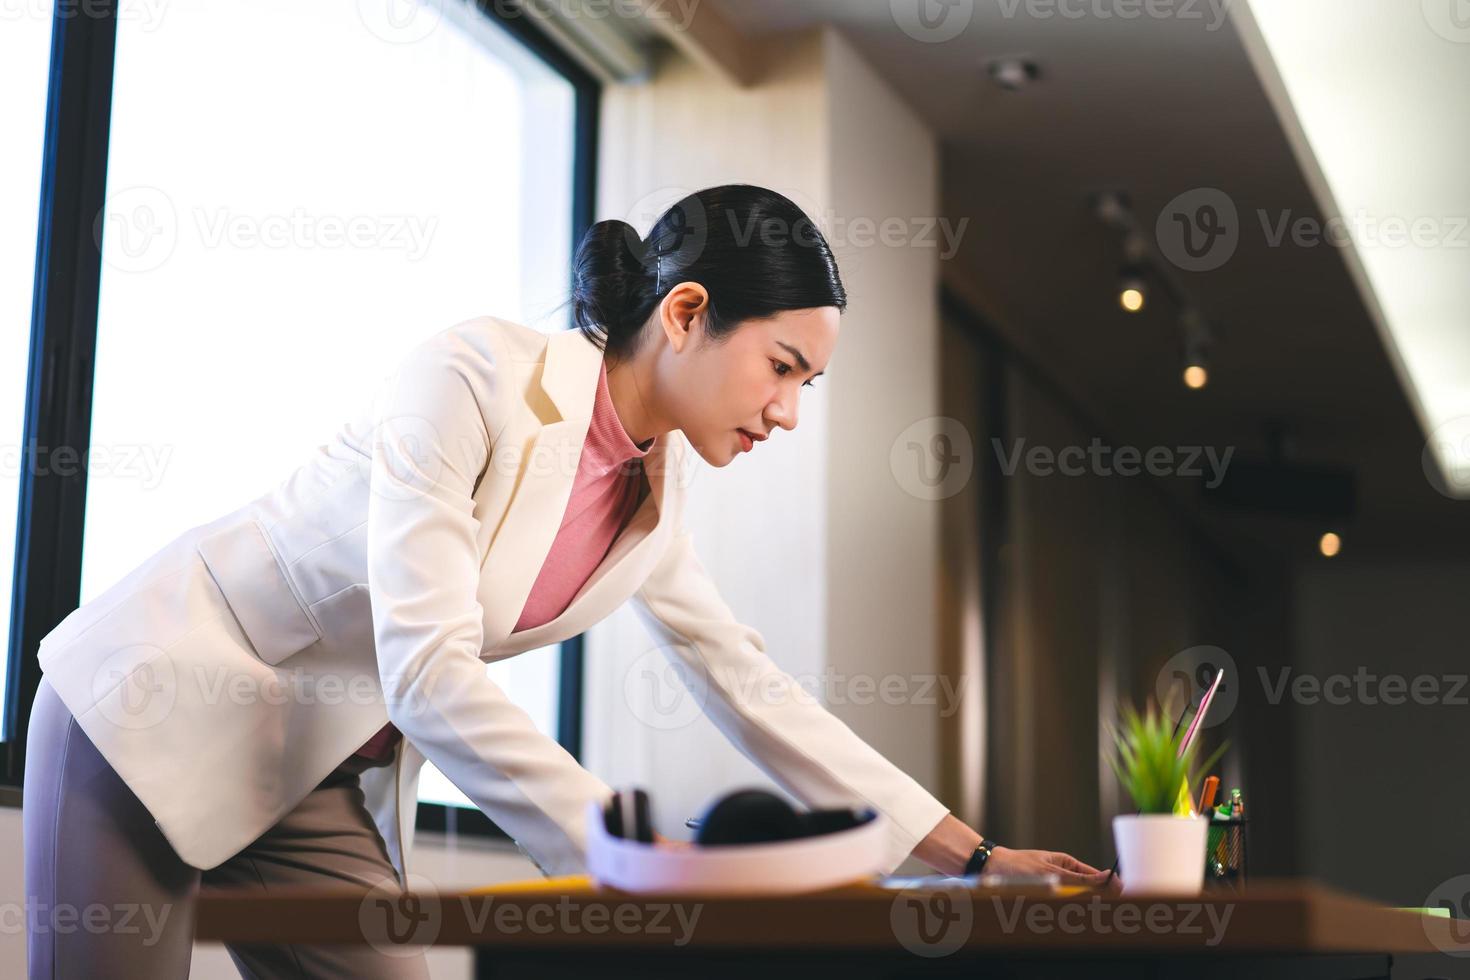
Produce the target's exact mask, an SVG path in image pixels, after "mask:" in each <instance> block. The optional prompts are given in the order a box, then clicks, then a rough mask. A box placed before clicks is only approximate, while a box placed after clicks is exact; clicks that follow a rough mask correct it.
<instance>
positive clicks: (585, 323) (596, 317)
mask: <svg viewBox="0 0 1470 980" xmlns="http://www.w3.org/2000/svg"><path fill="white" fill-rule="evenodd" d="M654 275H655V270H654V269H653V268H652V266H651V264H650V259H649V248H648V244H647V243H646V242H645V241H644V240H643V239H642V238H641V237H640V236H639V234H638V231H637V229H635V228H634V227H633V226H632V225H630V224H628V223H627V222H626V221H621V220H619V219H616V218H615V219H612V220H609V221H599V222H598V223H597V224H595V225H593V226H592V227H591V228H590V229H588V231H587V234H586V236H584V237H583V239H582V244H581V245H580V247H578V249H577V257H576V261H575V263H574V266H573V286H572V316H573V318H574V319H575V321H576V323H577V324H578V325H579V326H581V327H583V328H584V329H591V330H600V331H604V332H606V333H607V334H610V335H618V334H620V333H622V332H623V328H625V327H628V326H633V325H631V324H628V323H625V322H624V319H625V318H626V317H627V315H628V313H629V312H630V311H631V310H633V309H635V308H636V307H638V306H639V305H640V304H639V303H638V302H637V300H638V298H639V293H640V292H645V291H646V292H647V293H649V294H651V293H652V292H653V291H654V285H655V283H654Z"/></svg>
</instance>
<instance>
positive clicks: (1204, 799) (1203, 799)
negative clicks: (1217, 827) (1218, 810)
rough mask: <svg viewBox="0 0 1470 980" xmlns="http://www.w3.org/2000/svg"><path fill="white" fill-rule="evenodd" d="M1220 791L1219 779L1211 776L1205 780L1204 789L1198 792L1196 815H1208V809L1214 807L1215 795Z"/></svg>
mask: <svg viewBox="0 0 1470 980" xmlns="http://www.w3.org/2000/svg"><path fill="white" fill-rule="evenodd" d="M1219 789H1220V777H1219V776H1211V777H1210V778H1209V779H1206V780H1205V788H1204V789H1203V790H1201V791H1200V795H1199V808H1198V810H1197V812H1198V813H1201V814H1205V815H1208V814H1209V812H1210V807H1212V806H1214V805H1215V793H1216V792H1217V791H1218V790H1219Z"/></svg>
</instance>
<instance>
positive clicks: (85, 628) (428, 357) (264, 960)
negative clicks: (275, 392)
mask: <svg viewBox="0 0 1470 980" xmlns="http://www.w3.org/2000/svg"><path fill="white" fill-rule="evenodd" d="M752 228H754V229H761V230H762V233H760V234H755V235H749V234H748V230H749V229H752ZM772 229H774V230H776V231H777V232H779V233H778V234H769V233H767V232H769V231H770V230H772ZM572 305H573V312H574V316H575V320H576V322H577V324H578V327H579V329H577V330H572V331H566V332H562V333H558V334H555V335H552V336H550V337H547V336H546V335H544V334H542V333H539V332H537V331H535V330H531V329H528V328H526V327H522V326H518V325H516V324H513V323H508V322H506V321H502V320H497V319H494V318H490V317H482V318H478V319H474V320H469V321H466V322H464V323H461V324H457V325H455V326H453V327H451V328H449V329H447V330H445V331H443V332H441V333H440V334H438V335H437V336H435V337H433V338H431V339H430V340H429V341H427V342H425V343H424V344H422V345H420V346H419V347H417V348H416V349H415V350H413V351H412V352H411V353H410V354H409V355H408V357H407V358H405V359H404V361H403V362H402V363H401V365H400V366H399V368H398V370H397V371H396V372H395V373H394V375H393V376H392V377H391V378H389V379H388V381H387V383H386V384H385V385H384V386H383V387H382V389H381V390H380V391H379V393H378V396H377V398H376V399H375V401H374V403H373V405H372V406H371V407H370V410H369V411H368V412H367V413H365V414H364V415H363V416H361V417H360V418H359V419H358V420H357V421H355V422H353V423H349V424H348V425H346V426H345V427H344V428H343V429H342V431H340V432H339V433H338V434H337V436H336V437H335V438H334V439H333V441H332V442H331V443H329V444H327V445H324V446H321V447H319V449H318V451H317V454H316V455H315V457H314V458H313V459H311V460H310V461H309V462H308V463H306V464H305V465H304V466H302V467H301V468H300V469H298V470H297V471H296V472H295V473H293V474H292V475H291V476H290V477H289V478H287V479H286V480H285V481H284V482H283V483H281V484H280V485H279V486H278V487H276V488H275V489H274V490H272V491H271V492H269V493H267V494H265V495H263V496H262V497H260V498H258V499H256V500H253V501H251V502H249V503H248V504H246V505H244V506H243V507H240V508H239V509H237V510H235V511H234V512H232V513H230V514H227V515H225V516H224V517H221V518H219V519H218V520H215V521H213V522H211V523H209V524H206V525H203V526H200V527H196V528H192V529H190V530H189V531H187V532H185V533H184V534H183V535H181V536H180V537H179V538H177V539H176V540H174V541H173V542H171V543H170V544H168V545H167V546H166V547H164V548H163V549H162V550H160V551H159V552H158V553H156V554H154V555H153V556H151V557H150V558H149V559H148V560H146V561H145V562H144V563H143V564H142V565H141V566H139V567H138V568H137V569H136V570H134V571H133V572H132V573H130V574H129V575H128V576H127V577H126V578H124V579H123V580H122V581H121V582H119V583H117V584H116V585H114V586H113V587H112V588H110V589H109V590H107V591H106V592H104V593H103V594H102V595H100V596H98V597H96V598H95V599H93V600H91V601H90V602H88V603H87V604H86V605H84V606H83V607H82V608H80V609H78V610H76V611H75V612H73V613H72V614H71V615H70V616H68V617H67V618H66V619H65V620H64V621H63V622H62V623H61V624H60V625H59V626H57V628H56V629H55V630H53V631H52V632H51V633H50V634H49V635H48V636H47V637H46V638H45V640H43V641H42V644H41V651H40V662H41V666H42V669H43V670H44V673H45V678H44V680H43V682H42V685H41V688H40V691H39V693H38V695H37V700H36V704H35V708H34V711H33V715H32V718H31V725H30V735H29V737H30V742H29V757H28V759H27V764H26V773H25V801H26V805H25V814H24V819H25V839H26V879H27V881H26V885H27V894H28V895H30V896H33V900H34V901H35V902H36V903H37V904H38V907H39V906H45V907H47V908H54V907H56V906H58V904H69V905H74V906H77V907H82V906H86V905H89V904H92V903H104V904H108V905H112V904H115V903H118V902H127V903H140V904H141V905H142V907H143V908H144V909H145V910H146V909H149V908H152V909H153V910H154V911H155V913H156V914H155V915H154V916H153V917H152V920H151V921H154V922H157V923H158V925H157V928H156V936H154V937H153V938H152V941H151V942H147V943H145V942H143V941H142V939H143V938H147V937H139V936H138V935H136V934H131V933H129V934H124V933H122V932H121V931H102V932H100V933H92V932H83V931H72V932H69V933H66V934H58V932H57V931H56V930H54V929H51V928H47V927H46V924H45V923H44V922H43V923H41V924H39V925H36V926H35V927H34V928H33V929H32V932H31V935H30V953H31V968H32V975H33V976H51V975H53V973H54V974H55V975H59V976H73V975H77V976H80V975H91V974H92V973H94V972H97V971H99V970H101V971H103V972H105V973H106V974H107V975H109V976H119V975H131V973H136V974H137V975H138V976H148V977H169V976H184V975H185V974H186V973H187V968H188V962H189V953H190V940H191V936H190V933H191V931H192V930H191V925H192V903H191V898H192V896H193V894H194V893H195V891H196V890H197V888H198V887H199V885H200V884H201V882H202V883H204V884H208V885H216V884H232V885H239V886H249V887H255V888H267V889H268V888H272V887H276V886H279V885H284V884H305V883H313V882H315V883H325V882H333V881H337V882H341V881H349V882H354V883H358V884H361V885H364V886H366V887H372V886H376V885H378V884H379V883H381V882H383V881H384V880H390V881H393V880H396V881H400V882H401V881H403V880H406V874H407V871H406V860H407V856H408V847H407V845H408V843H409V838H410V834H409V830H410V829H411V828H412V827H413V810H414V805H415V801H416V798H417V791H416V781H417V775H418V771H419V767H420V765H421V764H422V762H423V761H424V758H425V757H427V758H428V759H429V760H431V761H432V762H433V763H434V764H435V765H436V766H438V768H439V769H440V770H441V771H442V772H443V773H444V774H445V775H446V776H447V777H448V778H449V779H450V780H451V781H452V782H453V783H454V784H455V785H456V786H458V787H459V788H460V789H461V790H462V791H463V792H464V793H465V794H466V795H467V796H468V797H469V798H470V800H472V801H473V802H474V803H475V804H476V806H478V807H479V808H480V809H482V810H483V811H484V812H486V813H487V814H488V815H489V816H490V817H492V818H493V819H494V820H495V822H496V823H497V824H498V825H499V826H501V827H502V828H504V829H505V831H506V832H507V833H508V834H510V835H511V836H512V837H513V838H514V839H515V840H516V841H517V843H518V844H519V846H520V847H521V848H522V849H523V850H524V851H525V852H526V853H527V854H528V855H529V856H530V857H531V858H532V859H533V860H535V861H536V863H537V864H538V866H539V867H541V868H542V870H543V871H544V872H547V873H552V874H565V873H574V872H578V871H582V870H585V863H584V861H585V848H586V828H585V826H584V820H585V811H586V805H587V802H588V801H589V800H602V799H605V798H606V797H607V796H608V795H610V794H611V788H610V787H608V786H607V785H606V784H604V783H603V782H602V781H601V780H600V779H598V778H597V777H596V776H594V775H592V774H591V773H589V772H587V771H586V770H584V769H583V768H582V767H581V766H579V765H578V764H577V762H576V760H574V759H573V758H572V757H571V756H570V755H569V754H568V753H567V752H565V751H564V750H563V749H562V748H561V747H560V746H559V745H558V744H557V743H556V742H555V741H554V740H552V739H550V738H548V737H546V736H544V735H542V734H541V733H539V732H538V731H537V729H536V728H535V727H534V725H533V724H532V722H531V720H530V718H529V717H528V716H527V715H526V714H525V712H523V711H522V710H521V709H520V708H518V707H517V706H516V705H515V704H514V703H513V702H512V701H511V700H509V699H508V698H507V697H506V695H505V693H504V692H503V691H502V690H501V689H500V688H499V687H497V686H496V685H495V684H494V683H493V682H492V681H491V680H490V679H489V678H488V677H487V676H486V673H485V669H484V665H485V662H487V661H490V660H495V659H500V658H503V657H507V656H513V655H515V654H518V653H522V652H524V651H526V650H529V649H533V648H537V647H541V646H545V645H547V644H550V643H555V642H557V641H560V640H564V639H567V638H569V637H571V636H574V635H576V634H578V633H581V632H582V631H584V630H586V629H587V628H588V627H590V626H591V625H592V624H593V623H595V622H596V621H598V620H599V619H601V618H602V617H604V616H606V615H607V614H609V613H611V612H612V611H613V610H614V609H616V608H617V607H618V606H619V605H620V604H622V603H623V602H625V601H628V600H632V601H633V604H634V608H635V609H636V610H637V611H638V613H639V615H640V617H641V618H642V620H643V621H644V622H645V623H646V624H647V625H648V627H649V629H650V631H651V632H652V633H653V634H654V636H655V637H656V638H657V639H658V640H659V641H660V643H661V644H662V645H663V649H665V650H666V651H668V655H669V656H670V657H671V658H674V657H677V658H678V659H679V660H680V661H681V663H682V666H683V667H684V668H686V669H687V673H688V675H689V676H690V677H691V678H693V679H694V681H695V682H696V683H699V684H700V685H702V686H703V687H705V688H706V689H707V693H706V692H702V693H706V696H705V697H704V704H705V707H706V711H707V712H708V713H709V714H710V715H711V716H712V718H713V720H714V722H715V723H716V724H717V725H718V726H719V727H720V729H721V730H722V731H723V732H724V733H725V734H726V735H727V736H728V737H729V738H730V739H731V740H732V741H733V742H734V743H735V744H736V745H737V746H738V747H739V748H740V749H741V750H742V751H743V752H745V753H746V754H747V755H748V756H750V757H751V758H752V759H753V760H755V761H756V762H757V763H758V764H760V765H761V766H762V767H763V768H764V769H765V771H766V772H767V773H769V774H770V775H771V777H772V778H773V779H775V780H777V781H778V782H779V783H781V784H782V785H783V786H785V787H786V788H787V789H789V790H790V791H791V792H792V793H793V794H794V795H796V796H797V797H798V798H800V799H801V800H802V801H803V802H804V803H806V804H808V805H812V806H830V805H847V804H864V805H870V806H874V807H876V808H877V809H879V810H880V811H882V812H883V813H884V814H885V815H886V816H887V817H888V818H889V828H890V832H889V839H888V866H889V869H890V870H891V868H892V867H894V866H896V865H897V864H898V863H900V862H901V861H902V860H903V859H904V858H905V857H906V856H907V855H909V854H910V853H914V854H915V855H917V856H918V857H919V858H920V859H921V860H923V861H924V862H926V863H927V864H929V865H931V866H932V867H934V868H935V869H937V870H939V871H941V872H946V873H959V872H960V871H961V870H962V869H963V868H964V867H965V865H966V862H967V861H968V860H969V859H970V857H971V855H972V853H973V852H974V851H975V850H976V847H977V844H978V843H979V842H980V840H981V837H980V835H979V834H977V833H976V832H975V831H973V830H971V829H970V828H968V827H966V826H965V825H964V824H963V823H961V822H960V821H959V820H957V819H956V818H955V817H953V816H952V815H950V814H949V813H948V811H947V809H946V808H945V806H944V805H943V804H942V803H940V802H939V801H938V800H936V799H935V798H934V797H933V796H931V795H930V794H929V793H928V792H926V791H925V790H924V789H923V788H922V787H921V786H920V785H919V784H918V783H917V782H915V781H914V780H913V779H911V778H910V777H908V776H907V775H905V774H904V773H903V772H901V771H899V770H898V769H897V768H896V767H894V766H893V765H892V764H891V763H889V762H887V761H886V760H885V759H883V758H882V756H880V755H879V754H878V753H877V752H875V751H874V750H873V749H871V748H870V747H869V746H867V745H866V744H865V743H863V742H862V741H861V740H860V739H858V738H857V736H855V735H854V734H853V733H852V732H851V730H849V729H848V728H847V727H846V726H845V725H844V724H842V723H841V722H840V721H838V720H837V719H836V718H835V717H834V716H832V715H831V714H829V713H828V712H827V711H825V710H824V709H823V708H821V707H820V706H819V705H816V704H814V703H811V702H810V701H809V699H806V698H804V697H795V698H788V699H782V698H780V697H770V696H768V695H769V692H770V691H772V690H781V691H791V690H793V689H794V685H789V684H788V685H776V686H774V687H773V686H772V685H771V684H767V683H757V684H749V682H750V681H751V680H752V679H759V678H774V679H776V680H778V681H789V678H786V677H785V675H783V674H781V672H780V671H779V669H778V668H777V667H776V666H775V664H774V663H773V662H772V661H771V659H770V658H769V657H768V656H767V655H766V653H765V649H764V641H763V639H762V637H761V636H760V634H759V633H757V632H756V631H755V630H753V629H750V628H749V627H746V626H743V625H741V624H740V623H739V622H738V621H737V620H736V619H735V618H734V616H733V615H732V614H731V612H730V610H729V608H728V607H727V606H726V605H725V603H724V602H723V601H722V600H721V598H720V596H719V593H718V591H717V590H716V588H715V586H714V583H713V582H712V581H711V580H710V579H709V577H708V575H707V574H706V572H705V570H704V568H703V567H702V565H701V564H700V562H699V559H698V558H697V556H696V555H695V552H694V549H693V543H692V541H691V537H690V534H689V532H688V531H687V530H684V529H683V527H682V513H683V506H684V496H683V487H682V485H681V484H680V482H679V481H678V479H677V475H678V474H679V473H680V472H682V471H683V469H684V467H685V465H686V462H687V453H688V452H689V451H691V447H692V451H693V452H697V453H698V454H699V456H700V457H701V458H703V459H704V460H705V462H707V463H709V464H710V465H712V466H720V467H723V466H725V465H727V464H729V463H730V462H731V461H732V460H733V459H734V458H735V456H737V455H738V454H739V453H740V452H742V451H749V450H750V449H752V448H753V446H754V445H755V443H756V442H760V441H764V440H765V439H766V438H767V437H768V436H769V435H770V434H771V433H772V432H773V431H774V430H775V429H777V428H783V429H788V430H789V429H794V428H795V426H796V423H797V410H798V402H799V399H800V393H801V389H802V388H803V387H805V386H809V385H811V384H812V381H813V379H814V378H815V377H817V376H818V375H820V374H821V373H822V372H823V370H824V369H825V366H826V364H827V362H828V360H829V359H830V358H831V356H832V352H833V349H834V347H835V346H836V342H837V327H838V317H839V315H840V314H841V312H842V310H843V309H844V308H845V306H846V295H845V292H844V289H843V286H842V283H841V281H840V279H839V277H838V272H837V266H836V263H835V261H834V260H833V257H832V253H831V250H830V248H829V247H828V245H827V242H826V241H825V240H824V239H823V237H822V236H821V234H820V232H819V231H817V229H816V228H815V226H814V225H813V224H812V222H811V221H810V220H809V219H808V218H807V216H806V215H804V214H803V213H802V212H801V211H800V209H799V208H797V207H796V206H795V205H794V204H793V203H792V202H791V201H789V200H787V199H786V198H784V197H782V196H781V195H779V194H776V193H773V192H771V191H768V190H764V189H761V188H757V187H750V186H745V185H734V186H725V187H716V188H711V189H709V190H705V191H703V192H701V193H699V194H695V195H691V196H690V197H688V198H686V199H685V200H683V201H681V202H679V203H678V204H676V205H674V206H673V207H672V208H670V209H669V211H668V212H667V213H665V214H664V215H663V216H662V217H661V218H660V219H659V221H658V222H657V224H656V225H655V226H654V228H653V229H652V231H651V232H650V235H649V238H648V240H647V242H643V241H640V240H639V239H638V237H637V235H636V234H635V233H634V232H633V231H632V229H631V228H630V227H629V226H628V225H626V224H624V223H622V222H616V221H613V222H602V223H600V224H598V225H597V226H596V227H594V228H593V229H592V230H591V231H590V232H589V233H588V235H587V237H586V239H585V241H584V242H583V243H582V245H581V247H580V249H579V250H578V253H577V258H576V283H575V289H574V293H573V297H572ZM676 430H677V437H676ZM747 684H749V686H746V685H747ZM750 690H760V691H762V692H766V693H763V695H762V697H760V698H758V699H747V698H744V697H742V694H741V692H742V691H750ZM988 867H989V869H992V870H1002V871H1016V872H1023V871H1040V870H1051V871H1058V872H1059V873H1060V874H1061V875H1062V877H1063V878H1064V879H1066V880H1068V881H1079V882H1098V881H1100V880H1101V878H1102V872H1099V871H1098V870H1097V869H1095V868H1091V867H1089V866H1087V865H1084V864H1082V863H1080V862H1078V861H1076V860H1074V859H1072V858H1070V857H1068V856H1066V855H1063V854H1057V853H1054V852H1045V851H1021V850H1010V849H1007V848H1004V847H997V848H995V849H994V850H993V853H992V856H991V857H990V863H989V865H988ZM163 910H170V912H171V914H165V913H164V911H163ZM231 954H232V956H234V957H235V959H236V962H237V963H238V964H239V966H240V968H241V970H242V972H245V973H252V972H253V973H259V974H264V975H278V974H282V973H287V972H289V973H291V974H292V975H296V974H297V973H304V974H308V975H311V976H318V975H319V976H341V975H352V976H422V975H424V974H423V970H424V968H423V962H422V957H421V956H409V957H388V956H384V955H382V954H378V953H377V952H376V951H375V950H374V949H372V948H371V947H369V946H361V947H338V948H329V947H322V948H314V949H313V948H305V947H289V946H270V947H238V948H232V949H231ZM129 971H131V972H129Z"/></svg>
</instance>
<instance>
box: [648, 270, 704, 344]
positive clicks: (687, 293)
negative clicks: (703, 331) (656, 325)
mask: <svg viewBox="0 0 1470 980" xmlns="http://www.w3.org/2000/svg"><path fill="white" fill-rule="evenodd" d="M708 308H709V293H707V292H705V290H704V287H703V286H701V285H700V284H699V283H697V282H681V283H679V284H678V285H677V286H675V287H674V288H673V289H671V290H669V294H668V295H667V296H665V297H664V301H663V303H661V304H660V305H659V309H660V310H661V314H660V315H661V316H662V318H663V321H664V322H663V328H664V334H665V335H666V336H667V337H668V338H669V343H670V344H671V345H672V346H673V348H674V350H675V351H682V350H683V349H684V345H685V344H687V343H689V342H690V340H691V339H692V338H693V337H694V335H695V330H696V320H697V318H698V317H699V315H700V314H702V313H703V312H704V311H705V310H707V309H708Z"/></svg>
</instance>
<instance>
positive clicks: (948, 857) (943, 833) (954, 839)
mask: <svg viewBox="0 0 1470 980" xmlns="http://www.w3.org/2000/svg"><path fill="white" fill-rule="evenodd" d="M984 839H985V838H984V837H982V836H981V835H980V834H978V833H976V832H975V831H974V830H972V829H971V828H970V827H969V826H967V825H966V824H965V823H964V821H962V820H960V818H959V817H956V816H955V815H954V814H953V813H947V814H945V815H944V819H943V820H941V821H939V824H938V826H936V827H935V828H934V829H933V830H931V831H929V833H928V835H927V836H926V837H925V838H924V839H923V840H921V841H919V843H918V844H917V845H916V846H915V847H914V851H913V854H914V857H916V858H918V859H919V860H920V861H923V862H924V863H925V864H927V865H929V867H931V868H933V869H934V870H935V871H938V872H939V873H941V874H947V875H960V874H963V873H964V871H965V865H966V864H968V863H969V861H970V857H971V856H972V855H973V854H974V853H975V848H976V847H978V846H980V842H981V841H982V840H984Z"/></svg>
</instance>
